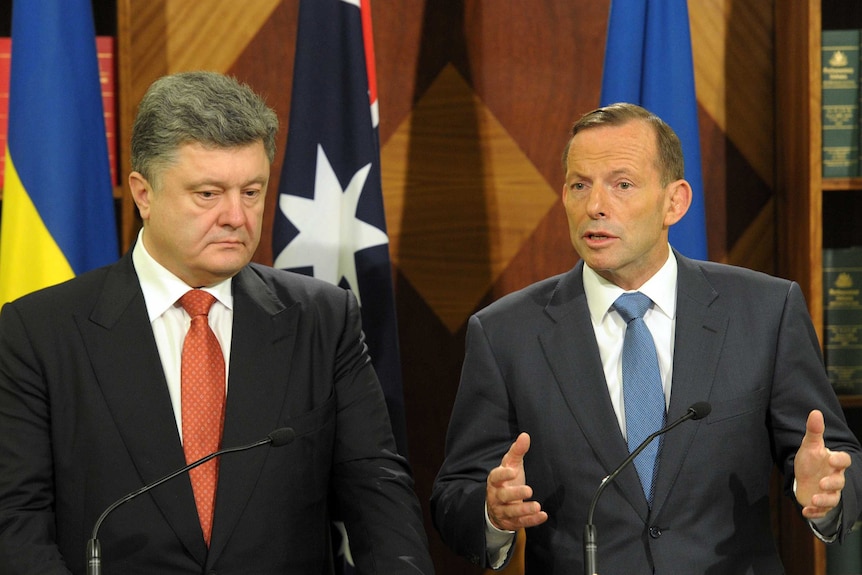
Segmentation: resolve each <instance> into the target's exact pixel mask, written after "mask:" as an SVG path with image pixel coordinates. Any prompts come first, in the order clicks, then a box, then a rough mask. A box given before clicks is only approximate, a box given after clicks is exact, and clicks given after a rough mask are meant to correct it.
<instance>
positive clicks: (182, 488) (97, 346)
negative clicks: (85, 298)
mask: <svg viewBox="0 0 862 575" xmlns="http://www.w3.org/2000/svg"><path fill="white" fill-rule="evenodd" d="M76 321H77V323H78V325H79V328H80V330H81V334H82V339H83V341H84V342H85V345H86V346H87V349H88V353H89V355H90V358H91V361H92V364H93V370H94V372H95V374H96V379H97V381H98V385H99V387H100V388H101V390H102V394H103V395H104V398H105V403H106V404H107V407H108V410H109V412H110V413H111V415H112V417H113V421H114V424H115V425H116V427H117V430H118V431H119V433H120V436H121V437H122V438H123V442H124V443H125V445H126V448H127V449H128V452H129V455H130V457H131V459H132V461H133V462H134V465H135V467H136V468H137V470H138V473H139V474H140V479H141V485H144V484H147V483H150V482H152V481H155V480H156V479H158V478H160V477H163V476H165V475H167V474H168V473H170V472H172V471H174V470H176V469H179V468H180V467H182V466H183V465H185V456H184V455H183V450H182V446H181V444H180V439H179V434H178V432H177V425H176V420H175V418H174V412H173V408H172V407H171V400H170V396H169V394H168V390H167V384H166V381H165V375H164V371H163V370H162V367H161V361H160V359H159V353H158V349H157V348H156V343H155V339H154V337H153V335H152V330H151V329H150V322H149V319H148V316H147V310H146V305H145V303H144V298H143V293H142V292H141V288H140V284H139V282H138V278H137V275H136V274H135V271H134V267H133V265H132V262H131V252H129V254H127V255H126V256H125V257H124V258H122V259H121V260H120V261H119V262H118V263H117V264H115V265H114V266H113V267H112V269H111V271H110V272H109V273H108V275H107V278H106V281H105V286H104V289H103V291H102V293H101V294H100V296H99V298H98V300H97V302H96V305H95V307H94V309H93V311H92V313H91V314H90V315H89V316H88V317H86V316H79V317H77V318H76ZM118 358H119V359H118ZM115 495H116V497H117V498H120V497H121V496H123V495H125V493H116V494H115ZM150 495H151V496H152V498H153V499H154V500H155V502H156V504H157V505H158V506H159V507H160V508H161V510H162V512H163V513H164V516H165V518H166V519H167V521H168V523H169V524H170V525H171V527H172V528H173V529H174V531H175V532H176V534H177V536H178V537H179V539H180V540H181V541H182V542H183V544H184V545H185V546H186V547H187V549H188V550H189V552H190V553H191V554H192V555H194V556H195V557H196V558H198V559H199V560H200V561H201V562H203V558H204V556H205V555H206V546H205V545H204V542H203V539H202V535H201V529H200V524H199V522H198V518H197V511H196V508H195V503H194V496H193V495H192V491H191V483H190V482H189V480H188V477H187V476H186V477H178V478H176V479H173V480H172V485H171V486H170V487H169V488H156V489H154V490H152V491H151V492H150Z"/></svg>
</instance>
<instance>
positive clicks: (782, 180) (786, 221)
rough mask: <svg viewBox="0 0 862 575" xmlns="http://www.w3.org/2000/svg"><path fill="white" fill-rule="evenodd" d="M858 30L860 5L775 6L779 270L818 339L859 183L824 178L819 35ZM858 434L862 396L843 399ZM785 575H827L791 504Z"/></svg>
mask: <svg viewBox="0 0 862 575" xmlns="http://www.w3.org/2000/svg"><path fill="white" fill-rule="evenodd" d="M837 28H862V5H860V3H859V2H858V1H857V0H776V2H775V34H776V36H775V42H776V46H775V52H776V62H775V66H776V70H775V72H776V107H775V113H776V118H775V119H776V139H775V141H776V156H775V157H776V194H777V196H776V197H777V205H778V222H779V234H778V236H779V237H778V246H779V250H778V269H779V273H780V274H781V275H783V276H785V277H788V278H791V279H794V280H796V281H797V282H799V284H800V285H801V286H802V289H803V291H804V292H805V296H806V298H807V300H808V307H809V311H810V312H811V317H812V319H813V321H814V326H815V329H816V331H817V335H818V336H819V337H820V341H821V342H822V341H823V293H824V292H823V289H824V288H823V275H822V274H823V255H822V253H823V248H824V247H843V246H846V245H852V244H853V243H857V244H862V230H859V229H857V228H859V227H860V226H859V224H858V222H859V221H862V220H860V216H862V178H840V179H838V178H836V179H824V178H823V176H822V173H823V172H822V167H821V145H822V137H821V127H822V125H821V102H822V100H821V90H820V85H821V67H820V49H821V39H822V37H821V34H822V31H823V30H824V29H837ZM841 402H842V405H843V406H844V409H845V412H846V413H847V415H848V420H849V421H850V423H851V427H853V428H854V430H855V431H856V433H857V435H859V433H860V431H862V430H860V428H859V426H858V422H859V420H860V417H859V414H860V409H862V396H842V397H841ZM778 515H779V524H780V529H779V533H780V546H781V551H782V558H783V560H784V564H785V567H786V569H787V572H788V573H792V574H799V575H802V574H809V575H810V574H813V575H825V574H826V573H827V565H826V551H825V546H824V545H823V544H822V543H820V542H819V541H817V540H816V539H815V538H814V537H813V535H811V533H810V531H809V530H808V528H807V526H806V525H804V523H803V522H802V521H801V520H799V519H798V514H797V512H796V510H795V509H793V503H792V502H790V501H785V502H783V503H781V506H780V509H779V510H778Z"/></svg>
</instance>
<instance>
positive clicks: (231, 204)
mask: <svg viewBox="0 0 862 575" xmlns="http://www.w3.org/2000/svg"><path fill="white" fill-rule="evenodd" d="M221 207H222V210H221V215H220V217H219V223H220V224H221V225H223V226H229V227H232V228H239V227H242V226H243V225H244V224H245V219H246V215H245V209H244V206H243V202H242V196H241V195H240V193H239V192H233V191H232V192H229V193H226V194H225V195H224V199H223V201H222V206H221Z"/></svg>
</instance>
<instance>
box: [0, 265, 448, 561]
mask: <svg viewBox="0 0 862 575" xmlns="http://www.w3.org/2000/svg"><path fill="white" fill-rule="evenodd" d="M233 293H234V324H233V343H232V349H231V360H230V366H229V380H228V396H227V407H226V416H225V425H224V436H223V441H222V444H223V445H224V446H236V445H243V444H247V443H250V442H252V441H255V440H257V439H260V438H263V437H266V435H267V434H269V433H270V432H271V431H273V430H275V429H277V428H280V427H284V426H287V427H292V428H293V429H294V430H295V432H296V439H295V441H293V442H292V443H291V444H289V445H287V446H285V447H278V448H271V447H262V448H258V449H255V450H252V451H247V452H243V453H236V454H231V455H226V456H224V457H222V459H221V464H220V474H219V482H218V492H217V496H216V497H217V502H216V508H215V519H214V527H213V534H212V543H211V547H210V549H209V552H208V550H207V547H206V546H205V544H204V541H203V537H202V534H201V530H200V526H199V523H198V519H197V514H196V511H195V504H194V499H193V496H192V490H191V484H190V482H189V479H188V477H187V476H186V475H184V476H181V477H178V478H176V479H173V480H171V482H170V483H166V484H164V485H162V486H160V487H158V488H156V489H154V490H153V491H151V492H150V493H149V494H146V495H144V496H142V497H139V498H137V499H135V500H133V501H132V502H130V503H128V504H127V505H125V506H122V507H119V508H118V509H117V510H116V511H114V512H113V514H112V515H110V516H109V517H108V518H107V519H106V520H105V522H104V523H103V524H102V528H101V530H100V532H99V539H100V541H101V545H102V554H103V566H104V572H105V573H106V574H110V573H117V574H123V575H132V574H147V575H154V574H159V575H161V574H180V573H189V574H191V573H196V574H199V573H204V572H205V573H219V574H230V573H234V574H239V573H242V574H276V573H278V574H286V573H295V574H303V575H305V574H310V573H315V574H317V573H329V572H330V571H331V569H332V567H331V559H330V557H331V553H330V548H329V547H330V545H331V542H330V536H329V534H330V519H331V516H332V515H333V513H338V514H339V515H340V516H341V517H342V518H343V520H344V521H345V523H346V525H347V529H348V531H349V534H350V537H351V547H352V551H353V554H354V558H355V560H356V562H357V566H358V569H359V571H360V572H361V573H380V574H385V575H389V574H392V573H432V572H433V567H432V566H431V562H430V559H429V556H428V552H427V542H426V539H425V535H424V531H423V526H422V518H421V512H420V508H419V505H418V502H417V499H416V497H415V494H414V493H413V483H412V479H411V477H410V472H409V469H408V466H407V464H406V462H405V461H404V459H403V458H401V457H400V456H399V455H397V454H396V448H395V444H394V441H393V438H392V435H391V431H390V425H389V420H388V416H387V414H386V407H385V403H384V399H383V395H382V392H381V389H380V386H379V383H378V381H377V378H376V375H375V374H374V371H373V369H372V367H371V364H370V361H369V357H368V355H367V353H366V348H365V345H364V343H363V338H362V335H361V331H360V314H359V309H358V306H357V304H356V300H355V299H354V298H353V296H352V295H350V294H349V292H346V291H344V290H342V289H339V288H335V287H333V286H329V285H328V284H325V283H323V282H320V281H316V280H313V279H309V278H306V277H303V276H299V275H296V274H291V273H287V272H282V271H278V270H273V269H271V268H267V267H263V266H258V265H255V264H251V265H249V266H247V267H246V268H245V269H243V270H242V271H241V272H240V273H239V274H238V275H237V276H236V277H235V278H234V280H233ZM184 464H185V461H184V456H183V450H182V447H181V445H180V440H179V436H178V433H177V426H176V422H175V419H174V415H173V411H172V408H171V402H170V398H169V396H168V391H167V387H166V383H165V377H164V373H163V370H162V367H161V363H160V361H159V356H158V352H157V348H156V344H155V340H154V338H153V333H152V330H151V328H150V324H149V321H148V319H147V312H146V308H145V305H144V299H143V295H142V292H141V288H140V285H139V283H138V279H137V276H136V274H135V271H134V267H133V266H132V263H131V257H130V255H129V254H127V255H126V256H125V257H124V258H122V259H121V260H120V261H119V262H118V263H116V264H114V265H112V266H108V267H106V268H103V269H100V270H96V271H94V272H91V273H88V274H85V275H82V276H80V277H78V278H76V279H74V280H72V281H70V282H67V283H65V284H62V285H60V286H57V287H54V288H49V289H47V290H43V291H41V292H37V293H35V294H31V295H29V296H26V297H24V298H22V299H19V300H18V301H16V302H13V303H11V304H8V305H7V306H5V307H4V308H3V312H2V314H0V573H3V574H4V575H11V574H16V575H17V574H24V573H40V574H60V573H68V571H71V572H72V573H83V572H84V557H85V543H86V541H87V539H88V538H89V537H90V533H91V530H92V528H93V524H94V522H95V521H96V518H97V517H98V516H99V514H100V513H101V512H102V511H103V510H104V509H105V508H106V507H107V506H108V505H109V504H110V503H111V502H113V501H114V500H116V499H118V498H119V497H121V496H122V495H124V494H126V493H128V492H131V491H134V490H136V489H138V488H139V487H141V486H142V485H144V484H146V483H148V482H151V481H153V480H155V479H158V478H159V477H162V476H164V475H166V474H167V473H169V472H171V471H173V470H175V469H178V468H180V467H182V466H183V465H184ZM67 570H68V571H67Z"/></svg>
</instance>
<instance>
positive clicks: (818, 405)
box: [432, 253, 862, 575]
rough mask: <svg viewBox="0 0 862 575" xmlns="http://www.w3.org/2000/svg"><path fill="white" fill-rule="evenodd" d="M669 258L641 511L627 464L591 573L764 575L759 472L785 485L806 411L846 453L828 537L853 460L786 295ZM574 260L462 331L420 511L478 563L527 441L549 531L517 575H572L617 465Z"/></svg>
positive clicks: (852, 514)
mask: <svg viewBox="0 0 862 575" xmlns="http://www.w3.org/2000/svg"><path fill="white" fill-rule="evenodd" d="M675 255H676V258H677V260H678V262H679V275H678V294H677V323H676V336H675V343H674V358H673V381H672V388H671V398H670V406H669V413H668V421H673V420H675V419H676V418H678V417H680V416H682V415H683V414H685V413H686V411H687V409H688V407H689V406H691V405H692V404H694V403H696V402H698V401H708V402H710V403H711V405H712V412H711V414H710V415H709V416H708V417H707V418H706V419H703V420H700V421H690V422H686V423H684V424H683V425H681V426H680V427H678V428H676V429H674V430H673V431H671V432H670V433H668V434H667V435H666V436H664V438H663V445H662V451H661V457H660V463H659V469H658V476H657V482H656V488H655V495H654V501H653V505H652V508H650V506H649V505H648V504H647V501H646V498H645V496H644V494H643V490H642V488H641V485H640V482H639V481H638V478H637V472H636V471H635V468H634V466H629V467H628V468H627V469H626V470H625V471H623V472H622V473H621V474H620V475H619V476H618V477H617V479H616V482H615V483H614V484H612V485H610V486H609V487H608V488H607V489H606V490H605V492H604V494H603V495H602V498H601V499H600V500H599V503H598V506H597V508H596V511H595V515H594V524H595V525H596V529H597V532H598V564H597V566H598V569H599V571H600V572H601V573H626V574H630V573H653V572H654V573H657V574H672V573H699V574H713V575H728V574H740V573H746V574H770V575H772V574H777V573H782V572H783V569H782V566H781V563H780V560H779V557H778V554H777V552H776V548H775V545H774V543H773V537H772V530H771V524H770V501H769V493H770V475H771V471H772V469H773V466H774V465H777V466H778V468H779V469H780V470H781V471H782V472H783V474H784V478H785V488H786V489H788V490H789V489H790V488H791V486H792V480H793V458H794V455H795V453H796V450H797V449H798V447H799V444H800V442H801V440H802V437H803V435H804V433H805V422H806V418H807V416H808V413H809V411H811V410H812V409H820V410H822V411H823V412H824V415H825V421H826V443H827V445H828V447H830V448H831V449H834V450H841V451H849V452H850V453H851V455H852V458H853V464H852V466H851V468H850V469H849V470H848V471H847V474H846V477H847V486H846V488H845V490H844V493H843V506H844V507H843V509H844V511H843V525H842V536H843V533H846V532H847V531H848V529H849V528H850V526H852V525H853V523H854V521H855V520H856V518H857V517H858V516H859V514H860V506H859V500H858V498H859V494H860V492H862V459H860V447H859V443H858V441H857V440H856V438H855V437H854V435H853V433H852V432H851V431H850V430H849V429H848V428H847V425H846V422H845V419H844V416H843V413H842V410H841V407H840V405H839V403H838V401H837V399H836V397H835V394H834V393H833V391H832V389H831V387H830V385H829V383H828V380H827V378H826V374H825V370H824V367H823V363H822V358H821V354H820V347H819V345H818V342H817V338H816V334H815V332H814V330H813V328H812V325H811V321H810V316H809V315H808V312H807V309H806V307H805V301H804V298H803V295H802V292H801V290H800V289H799V286H798V285H797V284H796V283H793V282H790V281H786V280H781V279H778V278H774V277H771V276H767V275H765V274H761V273H757V272H752V271H750V270H745V269H741V268H736V267H731V266H727V265H721V264H715V263H709V262H699V261H693V260H690V259H687V258H685V257H682V256H681V255H680V254H678V253H675ZM582 266H583V263H582V262H581V263H579V264H578V265H577V266H576V267H575V268H574V269H573V270H571V271H570V272H568V273H566V274H563V275H560V276H557V277H553V278H550V279H547V280H544V281H542V282H539V283H537V284H534V285H532V286H530V287H528V288H526V289H524V290H521V291H519V292H517V293H514V294H511V295H509V296H507V297H504V298H502V299H500V300H499V301H497V302H495V303H494V304H492V305H491V306H489V307H488V308H486V309H484V310H482V311H481V312H479V313H478V314H476V315H475V316H474V317H472V318H471V319H470V321H469V326H468V331H467V354H466V359H465V362H464V366H463V372H462V377H461V385H460V388H459V391H458V396H457V399H456V402H455V406H454V409H453V413H452V419H451V422H450V427H449V433H448V438H447V450H446V459H445V462H444V464H443V466H442V469H441V470H440V473H439V475H438V477H437V479H436V481H435V485H434V490H433V493H432V513H433V517H434V521H435V525H436V526H437V528H438V530H439V531H440V533H441V535H442V537H443V539H444V540H445V541H446V542H447V543H448V544H449V545H450V546H452V547H453V548H454V549H455V550H456V551H458V552H459V553H461V554H463V555H465V556H466V557H468V558H470V559H471V560H473V561H475V562H477V563H480V564H484V563H485V562H486V561H485V541H484V529H485V520H484V514H483V505H484V501H485V480H486V478H487V474H488V472H489V471H490V470H491V469H492V468H493V467H496V466H497V465H499V464H500V459H501V458H502V456H503V454H504V453H505V452H506V450H507V449H508V448H509V446H510V445H511V443H512V441H514V439H515V437H517V435H518V433H520V432H522V431H526V432H528V433H530V435H531V440H532V442H531V448H530V451H529V452H528V453H527V456H526V459H525V467H526V477H527V483H528V484H529V485H530V486H532V487H533V490H534V498H535V499H536V500H538V501H539V502H540V503H541V504H542V507H543V508H544V510H546V511H547V512H548V515H549V519H548V521H547V522H546V523H544V524H543V525H541V526H538V527H535V528H532V529H528V530H527V531H526V558H525V559H526V569H527V573H528V574H530V573H535V574H541V575H552V574H555V573H569V574H570V573H583V550H582V549H583V547H582V537H583V531H584V525H585V524H586V520H587V510H588V507H589V504H590V500H591V499H592V496H593V494H594V492H595V491H596V489H597V487H598V486H599V484H600V482H601V480H602V478H603V477H605V476H606V475H607V474H608V473H610V472H611V471H612V470H613V469H614V468H616V467H617V465H619V464H620V463H621V462H622V461H623V460H624V459H625V458H626V457H627V455H628V449H627V447H626V442H625V440H624V438H623V435H622V433H621V431H620V429H619V425H618V424H617V418H616V416H615V414H614V410H613V407H612V405H611V401H610V398H609V396H608V389H607V384H606V381H605V376H604V372H603V369H602V363H601V359H600V357H599V349H598V345H597V343H596V338H595V333H594V331H593V326H592V323H591V321H590V317H589V311H588V309H587V302H586V296H585V294H584V287H583V281H582Z"/></svg>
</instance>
